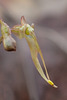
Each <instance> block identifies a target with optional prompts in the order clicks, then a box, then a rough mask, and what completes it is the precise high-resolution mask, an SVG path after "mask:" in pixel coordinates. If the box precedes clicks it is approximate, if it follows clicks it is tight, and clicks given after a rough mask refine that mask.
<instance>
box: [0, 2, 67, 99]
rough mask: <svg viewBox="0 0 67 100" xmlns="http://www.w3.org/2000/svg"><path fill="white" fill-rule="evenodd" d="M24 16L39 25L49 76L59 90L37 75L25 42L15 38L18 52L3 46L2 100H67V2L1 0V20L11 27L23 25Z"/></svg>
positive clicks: (0, 59) (0, 49) (0, 62)
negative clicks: (6, 49) (22, 17)
mask: <svg viewBox="0 0 67 100" xmlns="http://www.w3.org/2000/svg"><path fill="white" fill-rule="evenodd" d="M21 16H25V18H26V20H27V22H28V23H29V24H31V23H34V24H35V34H36V36H37V40H38V43H39V45H40V48H41V50H42V53H43V56H44V60H45V62H46V66H47V69H48V72H49V75H50V77H51V80H52V81H53V82H54V83H55V84H56V85H57V86H58V89H55V88H52V87H51V86H49V85H48V84H47V83H46V82H45V81H44V80H43V79H42V78H41V76H40V75H39V73H38V72H37V70H36V68H35V66H34V64H33V61H32V59H31V55H30V50H29V47H28V44H27V43H26V41H25V39H22V40H19V39H18V38H16V37H15V36H14V35H13V37H14V38H15V39H16V41H17V50H16V52H6V51H5V50H4V48H3V45H2V44H1V45H0V100H67V78H66V76H67V0H0V18H2V19H3V20H4V21H5V22H6V23H7V24H8V25H9V26H10V27H12V26H13V25H16V24H20V18H21ZM39 59H40V58H39ZM40 60H41V59H40ZM41 65H42V63H41ZM42 67H43V65H42Z"/></svg>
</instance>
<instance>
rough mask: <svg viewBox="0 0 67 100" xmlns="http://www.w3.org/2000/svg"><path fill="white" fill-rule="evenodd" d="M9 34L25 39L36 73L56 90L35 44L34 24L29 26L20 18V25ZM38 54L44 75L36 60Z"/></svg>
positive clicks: (36, 43)
mask: <svg viewBox="0 0 67 100" xmlns="http://www.w3.org/2000/svg"><path fill="white" fill-rule="evenodd" d="M11 32H12V33H13V34H15V35H16V36H18V37H19V38H20V39H22V38H25V39H26V41H27V43H28V45H29V48H30V52H31V56H32V60H33V62H34V65H35V66H36V69H37V70H38V72H39V73H40V75H41V76H42V78H43V79H44V80H45V81H46V82H47V83H49V84H50V85H51V86H53V87H55V88H57V86H56V85H54V83H53V82H52V81H51V80H50V78H49V75H48V72H47V69H46V65H45V62H44V59H43V55H42V52H41V49H40V47H39V45H38V42H37V38H36V36H35V33H34V24H32V25H31V26H30V25H29V24H27V23H26V20H25V18H24V16H22V17H21V25H15V26H14V27H13V28H12V29H11ZM38 53H39V54H40V57H41V59H42V62H43V65H44V68H45V72H46V75H45V74H44V72H43V69H42V68H41V65H40V62H39V60H38V57H37V55H38Z"/></svg>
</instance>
